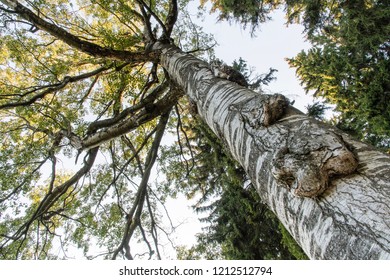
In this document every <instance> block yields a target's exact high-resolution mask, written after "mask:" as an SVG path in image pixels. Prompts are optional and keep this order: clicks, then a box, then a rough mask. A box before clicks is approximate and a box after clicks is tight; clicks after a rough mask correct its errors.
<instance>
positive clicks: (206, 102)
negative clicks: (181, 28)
mask: <svg viewBox="0 0 390 280" xmlns="http://www.w3.org/2000/svg"><path fill="white" fill-rule="evenodd" d="M154 47H155V49H160V50H161V51H162V54H161V64H162V66H163V67H165V69H166V70H167V71H168V72H169V74H170V76H171V78H173V80H174V81H176V83H177V84H178V85H179V86H180V87H182V88H183V89H184V90H185V92H186V93H187V95H188V96H189V97H190V98H191V99H192V100H193V101H194V102H196V104H197V107H198V112H199V114H200V116H201V117H202V118H203V119H204V120H205V121H206V122H207V124H208V125H209V126H210V127H211V129H212V130H213V131H214V132H215V133H216V135H217V136H218V137H219V138H221V139H222V141H223V142H224V144H225V145H226V147H227V148H228V149H229V150H230V152H231V153H232V155H233V156H234V158H235V159H236V160H237V161H238V162H240V164H241V165H242V166H243V167H244V168H245V170H246V172H247V173H248V175H249V176H250V178H251V180H252V182H253V184H255V185H256V187H257V189H258V193H259V195H260V196H261V198H262V200H263V201H264V202H266V203H267V204H268V205H269V207H270V208H271V209H272V210H273V211H274V212H275V213H276V215H277V216H278V218H279V219H280V220H281V222H282V223H283V224H284V225H285V226H286V228H287V229H288V230H289V232H290V233H291V234H292V236H293V237H294V238H295V239H296V240H297V242H298V243H299V244H300V245H301V246H302V248H303V249H304V251H305V252H306V253H307V255H308V256H309V257H310V258H311V259H390V229H389V227H390V215H389V214H390V157H389V156H388V155H385V154H383V153H380V152H378V151H376V150H374V149H373V148H372V147H370V146H368V145H366V144H363V143H361V142H358V141H354V140H353V139H352V138H351V137H350V136H348V135H347V134H345V133H342V132H340V131H337V130H336V129H335V128H332V127H329V126H327V125H325V124H322V123H318V122H316V121H315V120H313V119H311V118H308V117H307V116H305V115H303V114H302V113H301V112H299V111H298V110H296V109H294V108H292V107H291V106H287V104H286V102H285V101H286V100H285V99H284V97H282V96H280V95H274V96H266V95H260V94H259V93H255V92H252V91H250V90H248V89H246V88H244V87H241V86H239V85H237V84H235V83H234V82H229V81H227V80H223V79H220V78H216V77H215V76H214V75H213V73H212V71H211V70H210V69H209V66H208V64H207V63H205V62H203V61H201V60H199V59H196V58H195V57H193V56H191V55H188V54H185V53H182V52H181V51H180V50H179V49H177V48H174V47H169V46H164V45H161V44H156V45H155V46H154Z"/></svg>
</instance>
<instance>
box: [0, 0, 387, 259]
mask: <svg viewBox="0 0 390 280" xmlns="http://www.w3.org/2000/svg"><path fill="white" fill-rule="evenodd" d="M1 3H2V5H1V6H0V7H1V12H2V17H1V19H2V24H3V27H5V28H3V29H2V50H1V51H2V54H3V55H2V61H1V63H2V66H1V71H2V72H1V77H0V81H1V82H0V86H1V104H0V109H1V114H2V119H1V121H2V124H1V132H0V133H1V134H2V139H3V140H2V141H3V142H2V145H1V178H0V179H1V188H2V189H1V190H2V192H1V197H0V203H1V204H0V207H1V208H0V210H1V223H0V238H1V239H0V254H1V256H2V257H3V258H51V257H54V256H53V255H52V253H51V248H52V247H53V244H54V243H53V241H54V239H55V237H56V236H57V235H58V234H59V233H60V232H61V231H64V232H65V233H64V234H63V235H62V236H61V238H60V241H61V242H62V245H63V246H65V245H67V244H70V243H76V244H77V246H79V247H82V248H83V249H84V251H85V252H86V254H88V250H89V246H90V240H91V239H92V238H94V239H96V240H97V243H98V244H99V245H101V246H104V247H105V248H107V251H105V253H104V254H105V255H106V256H107V257H109V258H113V259H115V258H118V257H119V256H120V257H124V258H127V259H132V258H134V257H135V256H134V253H133V252H132V250H131V243H130V240H131V238H132V237H134V236H137V235H138V236H139V237H140V238H142V239H143V240H144V241H145V243H146V245H147V246H148V248H149V250H148V252H147V253H148V257H149V258H151V257H154V256H155V257H156V258H161V255H160V252H159V241H158V231H159V228H160V227H159V224H158V222H159V221H158V216H157V215H156V214H155V208H156V204H157V203H159V202H160V201H161V199H163V197H162V196H161V194H160V193H159V192H158V188H157V189H154V188H151V185H150V184H149V183H148V180H149V176H150V174H151V168H152V166H153V165H154V163H155V161H156V160H157V157H158V147H159V145H160V141H161V138H162V134H163V132H164V130H165V127H166V126H167V125H168V124H169V116H172V115H176V116H179V113H180V110H179V109H180V108H178V107H179V106H177V105H178V104H179V103H178V102H180V99H181V97H182V96H183V95H184V94H185V95H187V97H188V98H189V99H190V100H191V102H193V103H194V104H195V105H196V107H197V112H198V114H199V116H200V117H201V118H202V119H203V120H205V122H206V123H207V125H208V126H209V127H210V128H211V129H212V131H213V132H214V133H215V134H216V135H217V136H218V138H219V139H220V140H221V141H222V143H223V145H225V146H226V148H227V149H228V150H229V151H230V152H231V154H232V156H233V157H234V158H235V159H236V160H237V161H238V162H239V163H240V165H241V166H242V167H243V168H244V170H245V172H246V173H247V174H248V176H249V177H250V178H251V181H252V184H253V185H254V186H255V187H256V190H257V192H258V193H259V195H260V196H261V198H262V201H264V202H265V203H266V204H267V205H268V206H269V207H270V209H271V210H272V211H273V212H274V213H275V214H276V215H277V216H278V218H279V219H280V221H281V222H282V223H283V224H284V225H285V227H286V228H287V230H288V231H289V232H290V233H291V234H292V236H293V237H294V239H296V240H297V242H298V243H299V244H300V245H301V246H302V248H303V249H304V251H305V252H306V253H307V255H308V256H309V257H310V258H318V259H321V258H322V259H336V258H338V259H346V258H348V259H358V258H359V259H377V258H381V259H386V258H387V259H389V258H390V252H389V248H388V244H389V238H390V237H389V235H390V233H389V227H388V224H389V223H388V216H389V215H388V214H389V205H390V203H389V202H390V201H389V199H390V195H389V190H390V189H389V184H390V182H389V181H390V180H389V174H390V172H389V171H390V158H389V156H386V155H384V154H382V153H380V152H377V151H375V150H374V149H372V148H371V147H369V146H367V145H365V144H363V143H360V142H357V141H355V140H353V139H352V138H351V137H350V136H348V135H346V134H345V133H342V132H340V131H338V130H337V129H335V128H332V127H328V126H326V125H324V124H321V123H318V122H316V121H314V120H312V119H310V118H309V117H307V116H305V115H303V114H301V113H300V112H299V111H298V110H296V109H294V108H293V107H291V106H290V104H289V101H288V100H287V99H286V98H285V97H284V96H282V95H278V94H276V95H263V94H259V93H257V92H254V91H251V90H250V89H247V88H245V87H242V86H240V85H239V84H238V83H236V82H239V81H238V80H235V79H232V77H233V76H234V77H236V76H235V75H232V72H229V71H228V72H226V68H225V67H222V68H221V69H216V68H213V67H211V66H210V65H209V64H208V63H207V62H205V61H204V60H201V59H199V58H196V57H195V56H193V55H192V54H190V53H189V51H184V50H183V49H185V48H186V46H193V45H191V43H192V42H193V41H191V40H186V39H188V37H180V35H182V36H184V35H183V34H181V33H180V31H181V30H176V29H175V24H177V21H178V20H184V18H179V17H178V12H179V5H178V3H177V1H175V0H172V1H150V2H148V3H146V2H144V1H142V0H135V1H126V2H125V1H117V2H114V3H112V2H111V1H91V2H89V1H81V0H80V1H78V2H70V3H69V2H68V1H26V2H23V3H21V2H18V1H14V0H1ZM189 26H191V24H189ZM192 31H193V32H194V34H198V35H199V33H197V30H196V29H195V28H194V29H192ZM175 36H177V38H176V42H175V41H174V39H173V38H174V37H175ZM195 47H196V49H198V50H200V49H202V46H199V45H197V46H195ZM222 70H225V71H222ZM179 127H180V125H179ZM62 154H65V155H67V156H69V157H71V158H73V159H74V161H75V162H76V163H77V164H78V165H79V169H78V171H75V173H74V174H60V173H59V166H58V165H60V162H61V155H62ZM102 155H105V158H102V161H103V162H107V164H104V163H101V164H98V163H96V161H97V158H99V157H102ZM47 169H49V170H50V174H49V175H48V176H46V180H40V179H41V178H42V176H43V175H44V174H42V173H43V171H44V170H47ZM145 216H146V217H145ZM168 235H169V234H168ZM64 251H65V249H64ZM65 252H66V251H65Z"/></svg>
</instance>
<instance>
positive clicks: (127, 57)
mask: <svg viewBox="0 0 390 280" xmlns="http://www.w3.org/2000/svg"><path fill="white" fill-rule="evenodd" d="M0 1H1V2H2V3H4V4H5V5H7V6H8V7H11V8H12V9H13V13H16V14H18V15H19V16H20V17H22V18H23V19H25V20H27V21H29V22H30V23H32V24H33V25H35V26H36V27H38V28H39V29H41V30H43V31H46V32H48V33H49V34H51V35H52V36H54V37H56V38H58V39H60V40H61V41H63V42H64V43H66V44H68V45H69V46H71V47H74V48H76V49H78V50H79V51H82V52H84V53H87V54H89V55H92V56H96V57H104V58H109V59H113V60H120V61H126V62H133V63H138V62H146V61H154V60H156V59H158V56H159V53H158V52H155V51H154V52H149V51H147V52H130V51H125V50H114V49H111V48H106V47H102V46H99V45H97V44H94V43H91V42H89V41H85V40H81V39H80V38H79V37H77V36H75V35H73V34H71V33H69V32H68V31H66V30H65V29H63V28H61V27H59V26H57V25H55V24H53V23H50V22H47V21H45V20H44V19H42V18H40V17H39V16H38V15H36V14H35V13H34V12H32V11H31V10H29V9H28V8H26V7H25V6H23V5H22V4H20V3H19V2H18V1H15V0H0Z"/></svg>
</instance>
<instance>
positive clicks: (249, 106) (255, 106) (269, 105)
mask: <svg viewBox="0 0 390 280" xmlns="http://www.w3.org/2000/svg"><path fill="white" fill-rule="evenodd" d="M288 105H289V101H288V99H287V98H286V97H285V96H283V95H281V94H273V95H268V94H256V95H254V96H253V97H251V98H249V99H245V100H244V101H240V102H238V103H236V104H233V105H231V106H230V110H231V111H238V112H239V114H240V116H241V119H242V121H243V122H244V123H245V125H249V126H250V127H251V128H252V129H259V128H260V127H268V126H270V125H272V124H273V123H275V122H276V121H278V120H279V119H280V118H281V117H282V116H283V114H284V113H285V111H286V108H287V106H288Z"/></svg>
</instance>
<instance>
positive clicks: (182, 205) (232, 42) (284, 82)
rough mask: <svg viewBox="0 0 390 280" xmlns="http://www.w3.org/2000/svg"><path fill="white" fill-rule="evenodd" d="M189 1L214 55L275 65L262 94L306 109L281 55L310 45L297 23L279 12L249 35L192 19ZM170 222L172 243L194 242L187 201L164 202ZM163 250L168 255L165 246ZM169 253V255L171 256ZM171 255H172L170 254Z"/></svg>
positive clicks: (260, 68)
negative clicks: (287, 21)
mask: <svg viewBox="0 0 390 280" xmlns="http://www.w3.org/2000/svg"><path fill="white" fill-rule="evenodd" d="M193 2H195V3H193V4H192V6H191V10H193V11H194V12H193V14H194V16H193V18H192V19H193V21H194V22H195V23H197V24H199V25H201V26H202V27H203V30H204V31H205V32H208V33H212V34H214V37H215V39H216V41H217V43H218V45H217V46H216V47H215V54H216V57H217V58H219V59H222V60H223V61H225V62H226V63H227V64H231V63H232V62H233V60H238V59H239V58H240V57H242V58H243V59H244V60H246V61H247V63H248V65H249V66H251V67H254V68H255V70H256V72H257V73H258V74H262V73H267V72H268V71H269V68H270V67H272V68H275V69H277V70H278V72H277V73H276V74H275V75H276V78H277V80H276V81H273V82H271V83H270V84H269V86H267V87H265V88H264V91H265V92H266V93H281V94H283V95H285V96H286V97H288V98H289V99H290V100H295V103H294V107H296V108H298V109H299V110H301V111H303V112H306V109H305V106H306V105H307V104H309V103H312V99H311V98H310V97H309V96H308V95H306V94H305V92H304V90H303V88H302V86H301V85H300V83H299V80H298V79H297V77H296V76H295V70H294V69H292V68H289V66H288V63H287V61H286V60H285V58H291V57H293V56H295V55H296V54H298V53H299V52H300V51H301V50H302V49H308V48H309V47H310V44H309V43H308V42H306V41H305V38H304V36H303V34H302V31H303V28H302V26H300V25H289V26H288V27H287V26H286V25H285V24H284V23H285V19H284V14H283V11H278V12H276V13H275V14H273V15H272V18H273V20H272V21H270V22H268V23H266V24H263V25H262V26H261V27H260V29H259V30H257V31H256V32H255V37H251V35H250V32H249V30H243V29H242V27H241V26H239V25H238V24H233V25H231V24H228V23H226V22H217V19H216V15H213V14H211V15H209V14H206V16H205V18H204V19H197V18H196V7H197V4H196V1H193ZM166 206H167V210H168V212H169V213H170V216H171V219H172V220H173V221H174V223H177V224H181V225H180V226H179V227H178V228H177V229H176V231H175V232H174V233H173V234H172V235H171V236H170V237H171V238H172V239H173V240H174V241H175V244H176V245H186V246H190V245H191V244H194V243H195V241H196V238H195V234H196V233H198V232H201V227H204V226H205V224H201V223H200V222H199V221H198V218H199V216H196V214H194V213H193V212H192V210H191V207H190V203H188V202H187V201H186V199H185V198H184V197H178V199H176V200H171V201H170V202H169V203H168V204H167V205H166ZM165 249H166V253H167V254H168V255H171V254H172V252H171V251H170V248H169V246H167V247H166V248H165ZM171 256H172V255H171ZM172 258H174V256H172Z"/></svg>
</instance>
